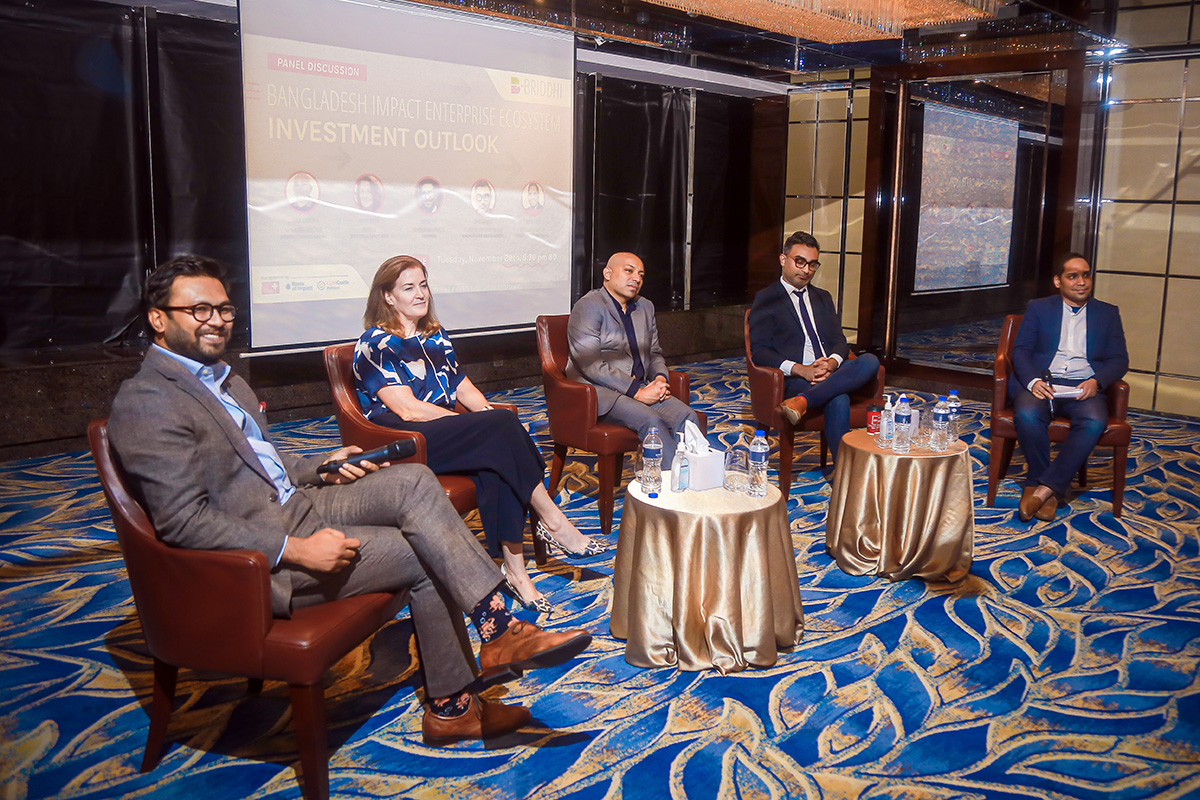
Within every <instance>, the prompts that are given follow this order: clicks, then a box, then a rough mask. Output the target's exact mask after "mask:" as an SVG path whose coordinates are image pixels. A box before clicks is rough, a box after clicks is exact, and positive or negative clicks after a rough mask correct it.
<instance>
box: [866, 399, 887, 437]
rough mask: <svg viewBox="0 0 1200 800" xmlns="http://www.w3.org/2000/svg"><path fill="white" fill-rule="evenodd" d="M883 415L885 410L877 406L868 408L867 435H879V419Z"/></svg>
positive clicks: (872, 405)
mask: <svg viewBox="0 0 1200 800" xmlns="http://www.w3.org/2000/svg"><path fill="white" fill-rule="evenodd" d="M882 413H883V409H882V408H880V407H879V406H877V405H875V404H871V405H869V406H867V433H869V434H871V435H872V436H878V435H879V417H880V415H881V414H882Z"/></svg>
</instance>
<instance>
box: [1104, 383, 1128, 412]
mask: <svg viewBox="0 0 1200 800" xmlns="http://www.w3.org/2000/svg"><path fill="white" fill-rule="evenodd" d="M1108 415H1109V416H1110V417H1114V418H1116V419H1120V420H1123V419H1125V417H1127V416H1128V415H1129V384H1128V383H1126V382H1125V381H1116V382H1114V383H1113V385H1112V386H1110V387H1108Z"/></svg>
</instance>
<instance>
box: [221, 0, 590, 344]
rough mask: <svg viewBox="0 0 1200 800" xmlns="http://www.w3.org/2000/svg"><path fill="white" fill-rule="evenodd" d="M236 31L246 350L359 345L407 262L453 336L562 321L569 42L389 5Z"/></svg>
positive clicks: (258, 6) (296, 15) (352, 4)
mask: <svg viewBox="0 0 1200 800" xmlns="http://www.w3.org/2000/svg"><path fill="white" fill-rule="evenodd" d="M240 14H241V35H242V64H243V76H244V80H245V86H244V103H245V119H246V193H247V204H248V218H249V233H250V243H249V244H250V312H251V328H250V331H251V346H252V347H254V348H266V347H279V346H284V345H303V344H311V343H321V342H330V341H340V340H346V339H353V338H356V337H357V336H358V335H359V334H360V333H361V332H362V313H363V309H364V305H365V298H366V295H367V290H368V289H369V288H370V282H371V276H372V275H373V274H374V273H375V270H376V268H378V266H379V265H380V264H381V263H382V262H383V261H384V260H386V259H387V258H390V257H391V256H394V255H400V254H407V255H412V256H416V257H417V258H419V259H420V260H421V261H422V262H423V263H424V264H425V265H426V267H427V268H428V270H429V282H430V287H431V289H432V291H433V294H434V298H435V301H436V308H437V312H438V316H439V318H440V320H441V321H442V323H443V325H445V326H446V327H447V328H448V329H449V330H451V331H471V330H476V331H478V330H484V331H486V330H498V329H505V328H511V327H516V326H522V325H528V324H530V323H532V322H533V320H534V318H535V317H536V316H537V315H538V314H545V313H553V314H558V313H563V312H566V311H568V310H569V308H570V276H571V272H570V271H571V259H570V246H571V219H572V217H571V200H572V182H571V179H572V172H571V166H572V157H571V155H572V154H571V147H572V141H573V131H572V120H573V113H572V106H573V88H572V86H573V84H572V79H573V75H574V42H573V39H572V36H571V35H570V34H569V33H564V32H561V31H554V30H548V29H545V28H539V27H534V26H531V25H522V24H519V23H508V22H505V21H501V20H496V19H492V18H480V17H478V16H477V15H470V14H463V13H456V12H449V11H443V10H440V9H431V8H428V7H425V6H419V5H415V4H409V3H401V2H385V1H384V0H241V4H240Z"/></svg>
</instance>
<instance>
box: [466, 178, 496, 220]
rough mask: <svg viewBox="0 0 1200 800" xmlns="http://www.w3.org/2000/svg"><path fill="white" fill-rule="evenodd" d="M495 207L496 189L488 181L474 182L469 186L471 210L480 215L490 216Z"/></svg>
mask: <svg viewBox="0 0 1200 800" xmlns="http://www.w3.org/2000/svg"><path fill="white" fill-rule="evenodd" d="M495 207H496V187H495V186H493V185H492V182H491V181H489V180H478V181H475V183H474V184H472V186H471V208H473V209H475V210H476V211H478V212H479V213H480V214H490V213H492V209H493V208H495Z"/></svg>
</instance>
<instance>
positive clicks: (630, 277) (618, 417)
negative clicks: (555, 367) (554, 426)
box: [567, 253, 700, 470]
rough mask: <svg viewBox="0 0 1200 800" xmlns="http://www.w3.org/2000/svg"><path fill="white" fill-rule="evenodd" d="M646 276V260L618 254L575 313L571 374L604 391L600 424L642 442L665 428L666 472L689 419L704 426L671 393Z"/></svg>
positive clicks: (662, 433)
mask: <svg viewBox="0 0 1200 800" xmlns="http://www.w3.org/2000/svg"><path fill="white" fill-rule="evenodd" d="M645 276H646V268H645V267H644V266H643V265H642V260H641V259H640V258H638V257H637V256H635V255H634V254H633V253H615V254H613V256H612V258H610V259H609V260H608V263H607V264H606V265H605V267H604V285H603V286H601V287H600V288H599V289H593V290H592V291H590V292H588V293H587V294H585V295H584V296H583V297H581V298H579V302H578V303H576V304H575V307H574V308H572V309H571V320H570V322H569V323H568V324H567V344H568V346H569V347H570V350H571V358H570V360H569V361H568V362H567V377H569V378H572V379H574V380H578V381H583V382H584V383H590V384H592V385H593V386H595V387H596V414H597V416H598V418H599V419H600V421H602V422H611V423H614V424H617V425H624V426H625V427H627V428H633V429H634V430H635V431H637V433H638V438H639V439H645V438H646V434H647V433H649V432H650V429H651V428H658V430H659V436H660V437H661V438H662V440H663V463H662V465H663V469H664V470H665V469H667V468H669V467H670V466H671V461H672V460H673V458H674V456H675V432H676V431H682V430H683V425H684V423H685V422H686V421H687V420H691V421H692V422H693V423H694V424H696V425H697V427H698V426H699V424H700V423H699V418H698V417H697V416H696V412H695V411H693V410H692V409H691V406H689V405H688V404H687V403H684V402H683V401H681V400H679V399H678V398H676V397H675V396H674V395H672V394H671V387H670V386H669V385H668V383H667V363H666V361H664V360H663V354H662V349H661V348H660V347H659V346H658V327H657V325H656V324H655V322H654V304H653V303H651V302H650V301H649V300H647V299H646V298H644V297H639V296H638V294H639V293H640V292H641V290H642V281H643V280H644V278H645Z"/></svg>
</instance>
